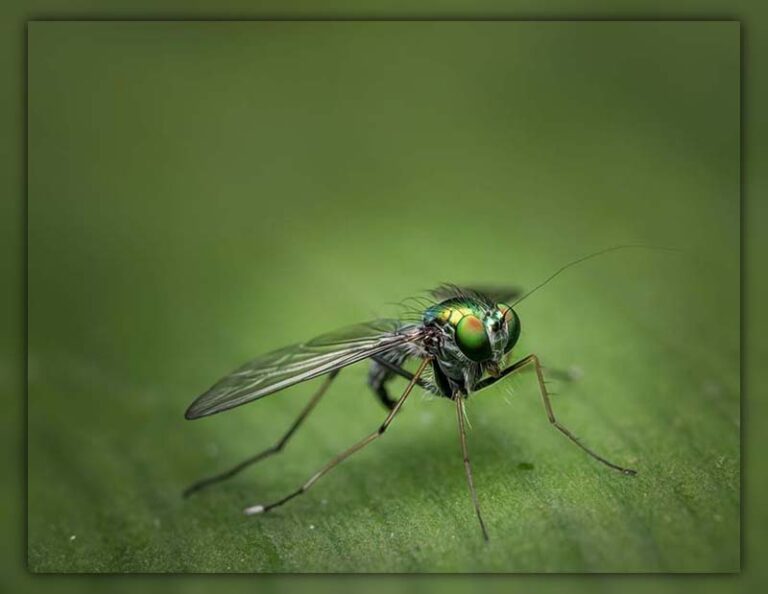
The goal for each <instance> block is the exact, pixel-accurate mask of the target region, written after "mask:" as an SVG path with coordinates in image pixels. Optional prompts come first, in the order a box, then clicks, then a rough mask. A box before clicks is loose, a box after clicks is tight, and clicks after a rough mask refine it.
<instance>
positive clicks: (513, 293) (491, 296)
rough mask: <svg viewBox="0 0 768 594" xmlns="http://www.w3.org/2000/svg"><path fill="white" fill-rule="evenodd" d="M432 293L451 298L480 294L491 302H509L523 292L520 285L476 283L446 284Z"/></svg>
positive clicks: (442, 298)
mask: <svg viewBox="0 0 768 594" xmlns="http://www.w3.org/2000/svg"><path fill="white" fill-rule="evenodd" d="M430 294H431V295H432V296H433V297H434V298H435V299H441V300H444V299H451V298H452V297H465V296H480V297H485V298H487V299H488V300H490V302H491V303H509V302H511V301H514V300H516V299H517V298H518V297H520V296H521V295H522V294H523V291H522V289H521V288H520V287H504V286H494V285H476V286H472V287H461V286H458V285H451V284H444V285H440V286H439V287H437V288H436V289H432V290H431V291H430Z"/></svg>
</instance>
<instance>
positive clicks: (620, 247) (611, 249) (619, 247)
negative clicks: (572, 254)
mask: <svg viewBox="0 0 768 594" xmlns="http://www.w3.org/2000/svg"><path fill="white" fill-rule="evenodd" d="M631 248H640V249H646V250H663V251H667V252H679V251H681V250H679V249H677V248H668V247H659V246H654V245H643V244H639V243H629V244H624V245H614V246H613V247H609V248H605V249H602V250H599V251H597V252H593V253H591V254H588V255H586V256H582V257H581V258H579V259H577V260H573V261H572V262H569V263H568V264H566V265H565V266H562V267H560V268H558V269H557V270H556V271H555V272H554V273H552V274H550V275H549V276H548V277H547V278H546V279H545V280H544V281H542V282H541V283H539V284H538V285H536V286H535V287H534V288H533V289H531V290H530V291H528V292H527V293H525V295H523V296H522V297H520V299H518V300H517V301H515V302H514V303H513V304H512V305H511V306H510V307H515V306H516V305H517V304H518V303H520V302H521V301H523V299H525V298H527V297H528V296H529V295H532V294H533V293H535V292H536V291H538V290H539V289H541V288H542V287H543V286H544V285H546V284H547V283H548V282H549V281H551V280H552V279H554V278H555V277H556V276H557V275H558V274H560V273H561V272H565V271H566V270H568V269H569V268H570V267H571V266H576V264H581V263H582V262H584V261H585V260H590V259H592V258H596V257H597V256H602V255H603V254H607V253H608V252H615V251H617V250H624V249H631Z"/></svg>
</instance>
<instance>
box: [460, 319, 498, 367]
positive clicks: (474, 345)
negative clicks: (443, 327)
mask: <svg viewBox="0 0 768 594" xmlns="http://www.w3.org/2000/svg"><path fill="white" fill-rule="evenodd" d="M456 344H457V345H458V347H459V348H460V349H461V352H462V353H464V354H465V355H466V356H467V357H468V358H469V359H471V360H472V361H476V362H480V361H487V360H488V359H490V358H491V356H492V352H491V341H490V340H488V335H487V334H486V333H485V325H484V324H483V321H482V320H481V319H480V318H478V317H477V316H472V315H467V316H464V317H463V318H461V319H460V320H459V323H458V324H456Z"/></svg>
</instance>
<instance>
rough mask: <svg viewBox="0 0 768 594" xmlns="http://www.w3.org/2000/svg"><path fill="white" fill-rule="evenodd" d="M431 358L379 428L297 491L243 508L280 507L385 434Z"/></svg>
mask: <svg viewBox="0 0 768 594" xmlns="http://www.w3.org/2000/svg"><path fill="white" fill-rule="evenodd" d="M430 360H431V359H429V358H426V359H424V360H423V361H422V362H421V365H419V369H418V370H417V371H416V373H415V375H414V376H413V378H412V379H411V381H410V382H408V386H407V387H406V388H405V391H404V392H403V395H402V396H400V399H399V400H398V401H397V404H395V406H394V408H392V410H391V411H390V413H389V414H388V415H387V418H386V419H384V422H383V423H382V424H381V425H380V426H379V428H378V429H377V430H376V431H374V432H373V433H371V434H370V435H368V436H367V437H365V438H363V439H361V440H360V441H358V442H357V443H356V444H355V445H353V446H352V447H350V448H348V449H346V450H344V451H343V452H342V453H340V454H338V455H337V456H334V457H333V458H332V459H331V461H330V462H328V463H327V464H326V465H325V466H323V467H322V468H321V469H320V470H318V471H317V472H316V473H315V474H313V475H312V476H311V477H309V479H308V480H307V481H306V482H305V483H304V484H303V485H301V486H300V487H299V488H298V489H296V490H295V491H292V492H291V493H289V494H288V495H286V496H285V497H283V498H282V499H278V500H277V501H274V502H272V503H269V504H267V505H252V506H250V507H247V508H246V509H244V510H243V511H244V513H245V514H246V515H249V516H250V515H254V514H261V513H264V512H268V511H270V510H271V509H274V508H276V507H279V506H281V505H283V504H284V503H286V502H288V501H290V500H291V499H293V498H294V497H297V496H299V495H301V494H303V493H306V492H307V491H308V490H309V488H310V487H311V486H312V485H314V484H315V483H316V482H317V481H318V480H320V479H321V478H322V477H323V476H324V475H325V474H326V473H328V472H330V471H331V470H333V468H335V467H336V466H337V465H338V464H339V463H340V462H343V461H344V460H346V459H347V458H349V457H350V456H351V455H352V454H354V453H355V452H357V451H358V450H361V449H363V448H364V447H365V446H367V445H368V444H369V443H371V442H372V441H374V440H375V439H377V438H378V437H380V436H381V435H383V434H384V432H385V431H386V430H387V427H389V424H390V423H391V422H392V419H394V418H395V415H396V414H397V413H398V411H399V410H400V408H402V406H403V404H404V403H405V400H406V399H407V398H408V396H409V395H410V393H411V391H412V390H413V387H414V386H415V385H416V382H417V381H418V379H419V376H420V375H421V374H422V372H423V371H424V368H425V367H426V366H427V364H428V363H429V362H430Z"/></svg>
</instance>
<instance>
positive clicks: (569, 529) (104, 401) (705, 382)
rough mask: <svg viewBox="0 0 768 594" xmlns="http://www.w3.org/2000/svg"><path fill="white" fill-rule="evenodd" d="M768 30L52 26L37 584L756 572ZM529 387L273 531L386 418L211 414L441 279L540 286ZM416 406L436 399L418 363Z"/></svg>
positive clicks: (342, 472)
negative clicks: (752, 178) (747, 549)
mask: <svg viewBox="0 0 768 594" xmlns="http://www.w3.org/2000/svg"><path fill="white" fill-rule="evenodd" d="M738 60H739V30H738V25H737V24H734V23H703V22H702V23H634V24H633V23H579V24H568V23H548V24H542V23H378V24H376V23H316V24H312V23H263V24H259V23H246V24H233V23H219V24H203V23H197V24H183V23H176V24H157V23H156V24H140V23H131V24H125V23H124V24H117V23H85V24H77V23H33V24H32V25H31V26H30V33H29V68H30V70H29V101H30V104H29V405H28V413H29V449H28V451H29V460H28V462H29V467H28V471H29V500H28V529H29V541H28V542H29V567H30V569H31V570H33V571H37V572H294V573H295V572H422V571H428V572H590V571H601V572H646V571H670V572H672V571H673V572H702V571H717V572H732V571H737V570H738V568H739V564H740V551H739V538H740V534H739V500H740V492H739V468H740V458H739V423H740V409H739V399H740V392H739V357H740V352H739V338H740V337H739V325H738V322H739V259H738V258H739V208H738V199H739V195H738V188H739V136H738V121H739V111H738V90H739V86H738V85H739V80H738V65H739V62H738ZM625 243H643V244H650V245H658V246H666V247H674V248H679V249H681V251H680V252H674V253H670V252H667V251H659V250H643V249H635V250H624V251H620V252H615V253H612V254H609V255H605V256H602V257H600V258H598V259H595V260H592V261H589V262H585V263H584V264H581V265H579V267H577V268H574V269H572V270H569V271H568V272H566V273H564V274H563V275H562V276H560V277H558V278H557V279H556V280H554V281H553V282H552V283H551V284H550V285H548V286H547V287H545V288H543V289H541V290H540V291H539V292H537V293H536V294H535V295H533V296H531V297H530V299H527V300H526V301H525V302H524V303H522V304H521V305H520V307H519V314H520V317H521V320H522V328H523V334H522V337H521V341H520V343H519V346H518V348H517V349H516V350H515V352H514V354H515V355H519V356H521V357H522V356H524V355H526V354H528V353H531V352H533V353H537V354H538V355H539V356H540V357H541V358H542V360H543V362H544V363H545V365H547V366H549V367H551V368H556V369H573V370H576V371H577V372H578V376H579V377H578V379H576V380H575V381H571V382H563V381H560V382H554V384H553V385H552V386H551V387H552V389H553V391H554V392H556V393H557V395H556V396H553V405H554V408H555V411H556V413H557V415H558V418H559V419H560V421H561V422H562V423H564V424H565V425H566V426H568V427H569V428H570V429H571V430H572V431H573V432H574V433H576V434H577V435H578V436H580V437H581V438H583V439H584V442H585V443H586V444H587V445H589V446H590V447H592V448H593V449H595V450H597V451H598V452H600V453H601V454H603V455H604V456H606V457H607V458H609V459H611V460H613V461H615V462H617V463H619V464H626V465H630V466H632V467H634V468H637V469H638V471H639V474H638V475H637V476H635V477H627V476H622V475H620V474H618V473H616V472H614V471H611V470H610V469H608V468H605V467H603V466H601V465H599V464H598V463H596V462H595V461H594V460H591V459H590V458H588V457H587V456H586V455H585V454H584V453H583V452H582V451H580V450H579V449H578V448H576V447H574V446H573V445H572V444H570V443H569V442H568V441H567V440H566V439H565V438H564V437H563V436H562V435H560V434H559V433H558V432H557V431H555V430H554V429H553V428H552V427H551V426H550V425H549V423H548V422H547V418H546V415H545V414H544V410H543V407H542V404H541V401H540V398H539V395H538V391H537V387H536V382H535V377H534V376H533V374H531V373H521V374H519V375H517V376H515V377H513V378H510V380H509V381H507V382H504V383H503V384H501V385H498V386H495V387H493V388H491V389H488V390H487V391H484V392H482V393H479V394H476V395H474V396H473V397H472V398H471V399H470V401H469V402H468V405H467V413H468V417H469V421H470V423H471V431H470V434H469V448H470V454H471V459H472V463H473V469H474V475H475V483H476V486H477V490H478V495H479V500H480V504H481V506H482V508H483V513H484V516H485V520H486V522H487V525H488V529H489V532H490V536H491V541H490V542H489V543H488V544H486V543H484V542H483V540H482V538H481V534H480V530H479V527H478V524H477V520H476V518H475V516H474V511H473V508H472V504H471V500H470V498H469V493H468V491H467V487H466V482H465V478H464V472H463V468H462V461H461V455H460V450H459V443H458V438H457V429H456V419H455V414H454V409H453V407H452V406H451V404H450V402H448V401H447V400H444V399H439V398H433V397H428V396H426V395H425V394H423V393H418V392H417V393H415V395H414V396H413V397H411V399H410V400H409V401H408V403H407V404H406V406H405V408H404V410H403V411H402V413H401V414H400V415H398V417H397V418H396V419H395V421H394V423H393V424H392V426H391V428H390V430H389V431H388V432H387V433H386V434H385V435H384V436H383V437H382V439H380V440H377V441H376V442H375V443H373V444H372V445H370V446H369V447H367V448H366V449H364V450H363V451H361V452H359V453H358V454H356V455H355V456H353V457H352V458H351V459H349V460H348V461H346V462H344V463H343V464H342V465H341V466H340V467H339V468H337V469H336V470H334V471H333V472H332V473H330V474H328V475H327V476H326V477H324V478H323V479H322V480H321V481H320V482H318V483H317V485H316V486H315V487H313V489H312V490H311V491H309V492H308V493H307V494H305V495H303V496H302V497H299V498H297V499H295V500H294V501H291V502H290V503H289V504H287V505H286V506H284V507H283V508H280V509H279V510H276V511H275V512H274V513H272V514H268V515H264V516H256V517H245V516H243V515H242V513H241V511H242V509H243V508H244V507H245V506H248V505H252V504H256V503H264V502H268V501H271V500H273V499H275V498H279V497H282V496H283V495H285V494H287V493H288V492H290V490H292V489H293V488H295V487H296V486H298V485H299V484H300V483H301V482H302V481H304V480H305V479H306V478H308V477H309V476H310V475H311V474H312V473H313V472H314V471H315V470H316V469H318V468H319V467H321V466H322V465H323V464H325V463H326V462H327V461H328V460H329V459H330V458H331V457H332V456H334V455H335V454H337V453H338V452H340V451H341V450H343V449H344V448H345V447H347V446H349V445H351V444H352V443H354V442H355V441H356V440H357V439H360V438H361V437H363V436H365V435H366V434H368V433H369V432H370V431H372V430H374V429H375V428H376V427H377V426H378V425H379V424H380V422H381V421H382V420H383V418H384V416H385V415H386V411H384V410H383V409H382V408H381V406H380V405H379V404H378V403H377V401H376V400H375V397H374V396H373V394H372V393H371V392H370V390H369V389H368V388H367V386H366V384H365V378H366V368H365V365H364V364H363V365H356V366H354V367H352V368H349V369H347V370H344V371H343V372H342V373H341V374H340V376H339V378H338V380H337V381H336V382H335V384H334V385H333V387H332V389H331V391H330V392H329V394H328V395H327V396H326V398H325V399H324V400H323V401H322V402H321V403H320V405H319V406H318V408H317V410H316V411H315V412H313V414H312V416H311V417H310V418H309V419H308V421H307V422H306V425H305V426H303V427H302V428H301V430H300V431H299V432H298V433H297V435H296V436H295V439H294V440H293V441H291V442H290V443H289V444H288V446H287V447H286V449H285V451H284V452H282V453H281V454H280V455H278V456H276V457H273V458H271V459H269V460H267V461H264V462H263V463H261V464H260V465H259V466H258V467H256V468H253V469H250V470H248V471H247V472H245V473H243V474H242V475H239V476H238V477H236V478H234V479H232V480H231V481H229V482H227V483H223V484H221V485H219V486H217V487H214V488H211V489H210V490H207V491H204V492H201V493H199V494H198V495H196V496H194V497H191V498H189V499H186V500H185V499H182V498H181V492H182V490H183V489H184V488H185V487H187V486H188V485H189V484H190V483H191V482H192V481H194V480H196V479H198V478H200V477H202V476H205V475H208V474H211V473H215V472H217V471H220V470H223V469H225V468H227V467H228V466H230V465H232V464H234V463H235V462H237V461H239V460H241V459H243V458H245V457H247V456H249V455H251V454H254V453H256V452H257V451H259V450H261V449H263V448H265V447H267V446H269V445H270V444H272V443H274V442H275V441H276V440H277V439H278V438H279V437H280V436H281V435H282V433H283V432H284V431H285V430H286V429H287V428H288V426H289V425H290V424H291V422H292V420H293V419H294V418H295V416H296V415H297V414H298V412H299V411H300V410H301V408H302V406H303V404H304V403H305V402H306V401H307V399H308V398H309V397H310V395H311V393H312V391H313V390H314V389H315V388H316V387H317V385H319V384H318V382H317V381H315V382H313V383H307V384H302V385H299V386H295V387H293V388H290V389H288V390H285V391H283V392H280V393H278V394H276V395H273V396H270V397H268V398H266V399H264V400H261V401H258V402H255V403H252V404H249V405H246V406H244V407H241V408H238V409H236V410H233V411H229V412H226V413H224V414H221V415H216V416H213V417H210V418H205V419H202V420H198V421H194V422H189V421H186V420H184V418H183V412H184V410H185V408H186V406H187V405H188V404H189V403H190V402H191V401H192V400H193V399H194V397H195V396H197V395H198V394H199V393H201V392H202V391H203V390H205V389H206V388H207V387H208V386H209V385H210V384H212V383H213V382H214V381H215V380H217V379H218V378H219V377H221V376H222V375H224V374H225V373H227V372H229V371H231V370H232V369H233V368H234V367H236V366H237V365H239V364H241V363H243V362H244V361H246V360H248V359H249V358H252V357H255V356H256V355H259V354H261V353H263V352H265V351H268V350H271V349H274V348H279V347H282V346H285V345H287V344H291V343H294V342H297V341H301V340H305V339H308V338H311V337H312V336H314V335H317V334H320V333H322V332H325V331H329V330H333V329H334V328H337V327H342V326H345V325H348V324H350V323H355V322H359V321H363V320H366V319H370V318H371V317H377V316H391V315H395V314H397V313H398V312H400V311H402V307H401V306H398V305H397V303H398V302H400V301H401V300H403V299H404V298H406V297H409V296H412V295H421V294H423V291H424V290H426V289H429V288H431V287H433V286H435V285H437V284H438V283H440V282H444V281H449V282H456V283H481V284H512V285H520V286H522V287H525V288H531V287H533V286H535V285H536V284H538V283H539V282H540V281H541V280H543V279H544V278H546V277H547V276H548V275H549V274H550V273H551V272H553V271H554V270H556V269H557V268H559V267H560V266H562V265H563V264H565V263H567V262H568V261H570V260H573V259H575V258H577V257H579V256H582V255H584V254H586V253H589V252H590V251H594V250H599V249H602V248H604V247H608V246H610V245H616V244H625ZM392 386H393V390H394V389H396V388H397V387H401V389H402V388H403V387H404V382H400V381H399V380H398V381H396V382H393V384H392Z"/></svg>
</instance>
